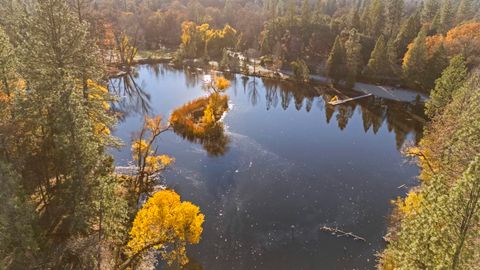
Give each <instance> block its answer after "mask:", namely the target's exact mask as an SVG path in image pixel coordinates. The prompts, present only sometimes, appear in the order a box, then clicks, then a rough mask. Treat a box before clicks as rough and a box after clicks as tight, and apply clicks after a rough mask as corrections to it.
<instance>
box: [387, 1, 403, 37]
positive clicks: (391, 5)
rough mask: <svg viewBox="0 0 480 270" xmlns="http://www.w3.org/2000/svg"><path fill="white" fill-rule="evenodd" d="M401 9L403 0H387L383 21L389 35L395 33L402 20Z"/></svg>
mask: <svg viewBox="0 0 480 270" xmlns="http://www.w3.org/2000/svg"><path fill="white" fill-rule="evenodd" d="M403 9H404V3H403V0H387V5H386V21H385V22H386V29H387V31H386V33H387V34H388V36H389V37H390V36H392V35H394V34H396V33H397V31H398V29H399V27H400V23H401V22H402V16H403Z"/></svg>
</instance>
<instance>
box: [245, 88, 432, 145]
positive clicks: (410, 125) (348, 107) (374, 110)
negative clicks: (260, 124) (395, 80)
mask: <svg viewBox="0 0 480 270" xmlns="http://www.w3.org/2000/svg"><path fill="white" fill-rule="evenodd" d="M262 82H263V85H264V87H265V98H266V109H267V110H270V109H272V108H276V107H277V106H278V102H279V98H280V103H281V107H282V109H283V110H287V109H288V107H289V106H290V104H291V103H292V98H293V103H294V106H295V109H296V110H297V111H300V110H302V109H303V108H305V111H306V112H309V111H310V110H311V109H312V104H313V102H314V100H315V98H317V101H318V103H317V104H318V107H319V109H320V110H324V111H325V119H326V122H327V124H330V122H331V120H332V118H333V116H334V115H335V120H336V122H337V126H338V128H339V129H340V130H344V129H345V128H347V126H348V122H349V120H350V119H351V118H352V117H353V115H354V114H355V110H358V111H359V112H360V114H361V115H362V121H363V127H364V131H365V133H367V132H368V131H369V130H372V132H373V133H374V134H376V133H377V132H378V131H379V130H380V128H381V127H382V125H383V124H384V123H386V124H387V129H388V131H389V132H394V133H395V139H396V146H397V148H398V149H400V148H401V147H402V146H403V144H404V142H405V140H406V138H407V135H408V134H412V135H413V137H414V140H415V142H417V143H418V141H419V140H420V138H421V136H422V131H423V124H424V122H425V120H424V118H425V116H424V113H423V104H422V103H420V102H412V103H408V102H400V101H395V100H387V99H383V98H378V97H369V98H365V99H361V100H357V101H352V102H348V103H344V104H340V105H337V106H331V105H329V104H328V101H330V100H331V99H332V98H333V97H334V96H335V95H338V96H340V97H341V98H347V97H349V96H358V95H359V94H358V92H353V91H351V90H350V91H349V90H342V91H338V90H336V89H331V88H329V87H327V86H321V85H313V84H310V85H306V84H296V83H293V82H282V81H275V80H271V79H262ZM250 100H251V99H250ZM257 103H258V100H255V103H254V102H252V105H255V104H257ZM304 103H305V104H304ZM405 114H407V116H408V117H405Z"/></svg>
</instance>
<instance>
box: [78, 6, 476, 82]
mask: <svg viewBox="0 0 480 270" xmlns="http://www.w3.org/2000/svg"><path fill="white" fill-rule="evenodd" d="M72 7H73V9H75V11H76V12H77V13H78V14H79V15H78V16H79V17H80V18H84V19H85V20H87V21H89V22H90V25H91V27H92V28H93V30H92V32H94V33H96V34H97V35H99V36H100V37H101V39H105V38H106V39H108V38H110V39H113V40H116V41H117V43H118V41H119V40H122V38H121V37H122V36H123V35H126V36H128V37H129V38H130V40H133V42H132V43H133V44H134V45H135V46H136V47H138V48H140V49H158V48H160V47H163V46H166V47H170V48H174V49H175V48H178V47H179V46H180V44H182V48H181V50H180V56H181V58H182V59H183V58H185V57H187V58H190V57H194V58H205V59H207V60H209V59H211V58H213V59H217V60H220V58H222V50H223V49H225V48H230V49H232V50H235V51H240V52H244V54H246V55H248V56H249V57H259V56H264V57H265V61H263V62H262V63H267V64H268V67H269V68H272V69H273V70H279V69H282V68H287V69H291V68H293V67H292V65H291V64H292V62H293V61H303V62H305V63H306V64H307V65H308V68H309V71H310V72H314V73H319V74H323V75H328V76H330V77H332V78H333V79H334V81H335V82H340V81H345V82H346V83H347V84H348V85H351V84H352V83H353V82H355V80H357V79H361V80H366V81H372V82H388V83H396V84H404V85H406V86H409V87H412V88H416V89H422V90H424V91H429V90H430V89H431V88H432V87H433V84H434V81H435V79H436V78H438V77H439V75H440V73H441V72H442V70H443V68H445V67H446V66H447V65H448V61H449V59H450V58H451V57H453V56H454V55H456V54H458V53H465V54H468V55H467V58H468V62H469V66H473V65H475V64H478V59H475V58H476V57H475V55H478V48H479V47H480V46H479V45H480V41H479V40H480V38H479V33H478V31H476V30H475V29H478V27H479V26H480V24H479V23H478V19H479V16H480V12H479V10H480V1H477V0H461V1H451V0H425V1H408V0H406V1H405V0H351V1H337V0H303V1H299V0H264V1H249V0H237V1H234V0H227V1H219V0H217V1H206V0H205V1H201V0H190V1H155V0H149V1H123V0H122V1H116V0H111V1H107V0H104V1H95V2H93V1H92V2H91V1H88V0H82V1H72ZM193 29H197V30H196V31H197V32H199V33H203V34H198V35H190V37H191V38H192V43H191V44H190V46H188V48H186V46H185V40H186V39H185V37H186V34H188V33H190V34H193V33H194V32H195V31H192V30H193ZM215 29H223V31H224V32H225V31H228V32H229V33H234V35H230V37H228V38H226V39H229V40H228V41H226V42H221V41H218V40H220V39H223V37H221V30H215ZM230 38H231V39H230ZM196 40H197V41H196ZM209 41H212V43H214V44H216V45H212V47H210V48H208V49H207V51H205V48H206V46H205V45H206V44H207V43H210V42H209ZM107 43H108V42H107ZM114 43H115V42H114ZM467 45H468V46H467ZM214 47H215V49H214ZM466 47H468V48H466ZM185 49H186V50H185ZM427 67H434V68H427ZM238 70H240V68H239V69H238Z"/></svg>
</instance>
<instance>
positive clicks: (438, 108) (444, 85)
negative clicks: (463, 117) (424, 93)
mask: <svg viewBox="0 0 480 270" xmlns="http://www.w3.org/2000/svg"><path fill="white" fill-rule="evenodd" d="M467 74H468V69H467V65H466V62H465V57H463V56H462V55H457V56H455V57H453V58H452V59H451V60H450V65H449V66H448V67H447V68H446V69H445V70H444V71H443V72H442V76H441V77H440V78H439V79H438V80H437V81H436V82H435V88H434V89H433V90H432V92H431V94H430V99H429V100H428V101H427V103H426V104H425V111H426V113H427V115H428V116H429V117H430V118H433V117H434V116H435V115H437V114H440V113H441V112H442V111H443V109H444V108H445V106H446V105H447V104H448V103H449V102H450V101H451V100H452V96H453V94H454V93H455V91H457V90H458V89H460V87H462V85H463V84H464V83H465V80H466V78H467Z"/></svg>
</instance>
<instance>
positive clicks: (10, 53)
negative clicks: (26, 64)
mask: <svg viewBox="0 0 480 270" xmlns="http://www.w3.org/2000/svg"><path fill="white" fill-rule="evenodd" d="M16 66H17V60H16V57H15V50H14V48H13V46H12V44H10V39H9V38H8V36H7V34H6V33H5V31H3V28H2V27H1V26H0V93H1V92H4V93H5V94H6V95H7V96H9V95H10V92H11V91H10V84H11V80H12V79H13V78H14V77H15V68H16Z"/></svg>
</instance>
